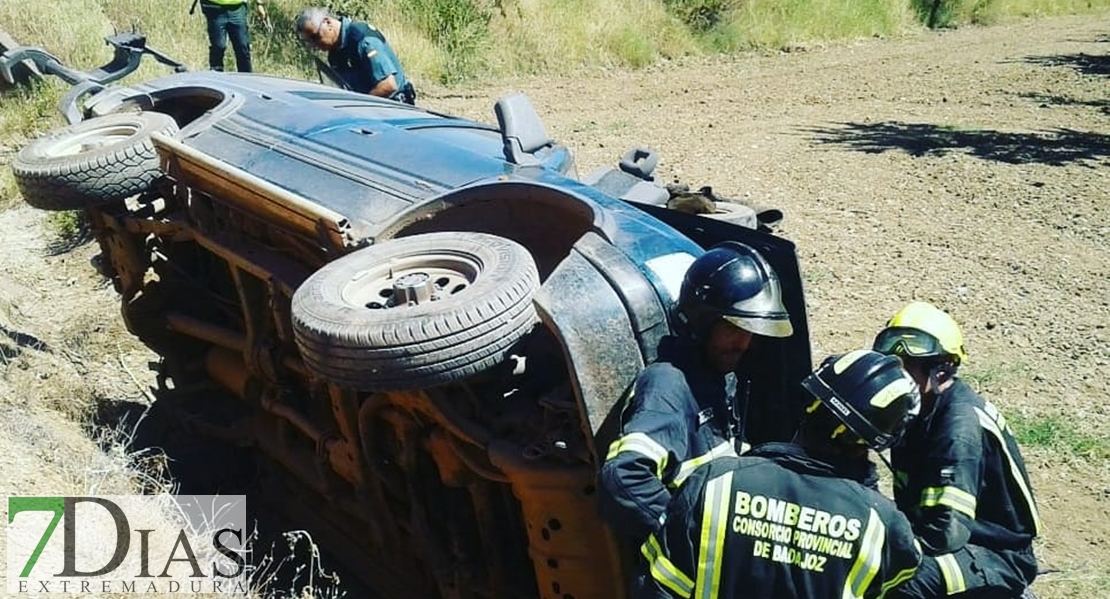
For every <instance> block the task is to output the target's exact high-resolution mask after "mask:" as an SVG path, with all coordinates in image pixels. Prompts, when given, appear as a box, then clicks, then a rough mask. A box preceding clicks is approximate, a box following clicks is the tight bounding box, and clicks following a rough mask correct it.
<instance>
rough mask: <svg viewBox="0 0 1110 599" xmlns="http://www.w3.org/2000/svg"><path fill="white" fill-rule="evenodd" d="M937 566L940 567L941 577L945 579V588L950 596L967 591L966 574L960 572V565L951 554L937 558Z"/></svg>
mask: <svg viewBox="0 0 1110 599" xmlns="http://www.w3.org/2000/svg"><path fill="white" fill-rule="evenodd" d="M936 559H937V565H938V566H940V573H941V576H943V577H944V587H945V590H946V591H947V593H948V594H949V595H955V594H956V593H962V592H964V591H966V590H967V584H966V583H965V582H964V573H963V571H962V570H960V563H959V562H957V561H956V556H955V555H953V554H951V553H945V554H944V555H938V556H937V558H936Z"/></svg>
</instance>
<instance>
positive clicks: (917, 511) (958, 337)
mask: <svg viewBox="0 0 1110 599" xmlns="http://www.w3.org/2000/svg"><path fill="white" fill-rule="evenodd" d="M874 349H875V350H876V351H879V352H882V353H884V354H890V355H896V356H899V357H901V358H902V362H903V363H904V364H905V365H906V370H908V371H909V373H910V374H911V375H913V378H914V380H915V381H916V382H917V385H918V387H919V388H920V389H921V396H922V415H921V418H919V419H918V420H917V422H915V423H913V424H912V425H911V426H910V428H909V429H908V431H907V433H906V437H905V439H904V441H903V442H902V444H900V445H898V446H896V447H895V448H894V449H892V450H891V461H892V464H893V467H894V470H895V480H894V499H895V501H897V503H898V507H899V508H900V509H901V510H902V511H903V512H905V513H906V514H907V515H908V516H909V518H910V522H912V523H913V529H914V533H915V534H916V535H917V538H918V539H919V540H920V541H921V545H922V546H923V547H924V550H925V553H926V555H927V557H926V559H925V560H924V561H923V562H922V564H921V568H920V569H919V570H918V573H917V575H916V576H915V577H914V579H913V580H912V581H910V582H909V583H908V584H906V585H905V586H904V587H903V588H901V589H899V590H898V591H897V592H895V593H894V594H892V595H891V597H900V598H901V597H907V598H930V599H932V598H936V597H946V596H949V597H963V598H969V599H970V598H971V597H975V598H980V597H984V598H990V599H995V598H997V599H1015V598H1017V597H1020V596H1021V595H1022V593H1023V592H1025V589H1026V587H1028V586H1029V584H1030V583H1032V582H1033V579H1034V577H1036V575H1037V560H1036V558H1035V557H1034V555H1033V538H1034V537H1036V536H1037V533H1038V531H1039V529H1040V518H1039V516H1038V514H1037V505H1036V503H1035V502H1034V500H1033V492H1032V487H1031V486H1030V484H1029V475H1028V474H1027V473H1026V471H1025V463H1024V461H1023V460H1022V457H1021V452H1020V451H1019V449H1018V445H1017V441H1015V440H1014V437H1013V434H1012V433H1011V432H1010V429H1009V427H1007V426H1006V419H1005V418H1003V417H1002V414H1001V413H1000V412H999V411H998V409H997V408H995V407H994V406H993V405H991V403H990V402H988V401H986V400H985V399H983V398H982V397H980V396H979V395H978V394H976V393H975V391H973V390H972V389H971V387H969V386H967V384H965V383H964V382H963V381H961V380H960V379H959V378H958V377H957V376H956V370H957V369H958V368H959V367H960V365H961V364H963V363H964V362H966V361H967V352H966V351H965V350H964V338H963V333H961V332H960V327H959V326H958V325H957V324H956V321H955V320H953V319H952V317H951V316H949V315H948V314H946V313H945V312H943V311H941V310H940V309H938V308H936V307H935V306H933V305H931V304H928V303H925V302H913V303H911V304H909V305H907V306H906V307H905V308H903V309H902V310H901V311H899V312H898V313H897V314H895V315H894V317H893V318H891V319H890V321H889V322H887V325H886V328H884V329H883V330H882V331H881V332H880V333H879V334H878V336H876V337H875V343H874Z"/></svg>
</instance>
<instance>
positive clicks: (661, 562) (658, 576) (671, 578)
mask: <svg viewBox="0 0 1110 599" xmlns="http://www.w3.org/2000/svg"><path fill="white" fill-rule="evenodd" d="M640 553H642V554H643V556H644V558H646V559H647V561H648V564H650V566H651V577H652V578H654V579H655V580H656V581H657V582H658V583H659V584H661V585H663V586H664V587H666V588H667V589H669V590H670V591H672V592H673V593H674V594H676V595H678V596H679V597H682V598H683V599H690V594H691V593H692V592H693V591H694V581H693V580H692V579H691V578H690V577H689V576H687V575H686V574H684V573H683V572H682V571H681V570H679V569H678V567H677V566H675V565H674V564H673V563H671V560H669V559H667V556H665V555H663V548H662V547H660V546H659V539H656V538H655V534H654V533H652V535H651V536H649V537H648V540H647V541H645V542H644V544H643V545H642V546H641V547H640Z"/></svg>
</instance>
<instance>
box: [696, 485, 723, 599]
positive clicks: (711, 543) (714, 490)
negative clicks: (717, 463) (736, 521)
mask: <svg viewBox="0 0 1110 599" xmlns="http://www.w3.org/2000/svg"><path fill="white" fill-rule="evenodd" d="M731 495H732V472H726V473H724V474H722V475H721V476H718V477H717V478H714V479H713V480H711V481H709V484H708V485H706V487H705V506H704V507H703V508H702V514H701V540H700V542H699V547H698V581H697V584H696V585H695V586H694V588H696V589H697V591H698V599H716V597H717V591H718V589H719V587H720V584H721V571H722V570H723V569H724V564H723V560H724V553H725V536H726V534H727V532H728V526H729V519H728V505H729V497H730V496H731Z"/></svg>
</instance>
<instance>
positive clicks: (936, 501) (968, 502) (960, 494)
mask: <svg viewBox="0 0 1110 599" xmlns="http://www.w3.org/2000/svg"><path fill="white" fill-rule="evenodd" d="M938 505H945V506H948V507H950V508H952V509H954V510H956V511H957V512H960V513H961V514H963V515H965V516H967V517H968V518H971V519H972V520H974V519H975V509H976V507H977V506H978V502H977V500H976V499H975V496H974V495H972V494H971V493H968V492H967V491H964V490H963V489H960V488H958V487H928V488H926V489H923V490H922V491H921V507H934V506H938Z"/></svg>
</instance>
